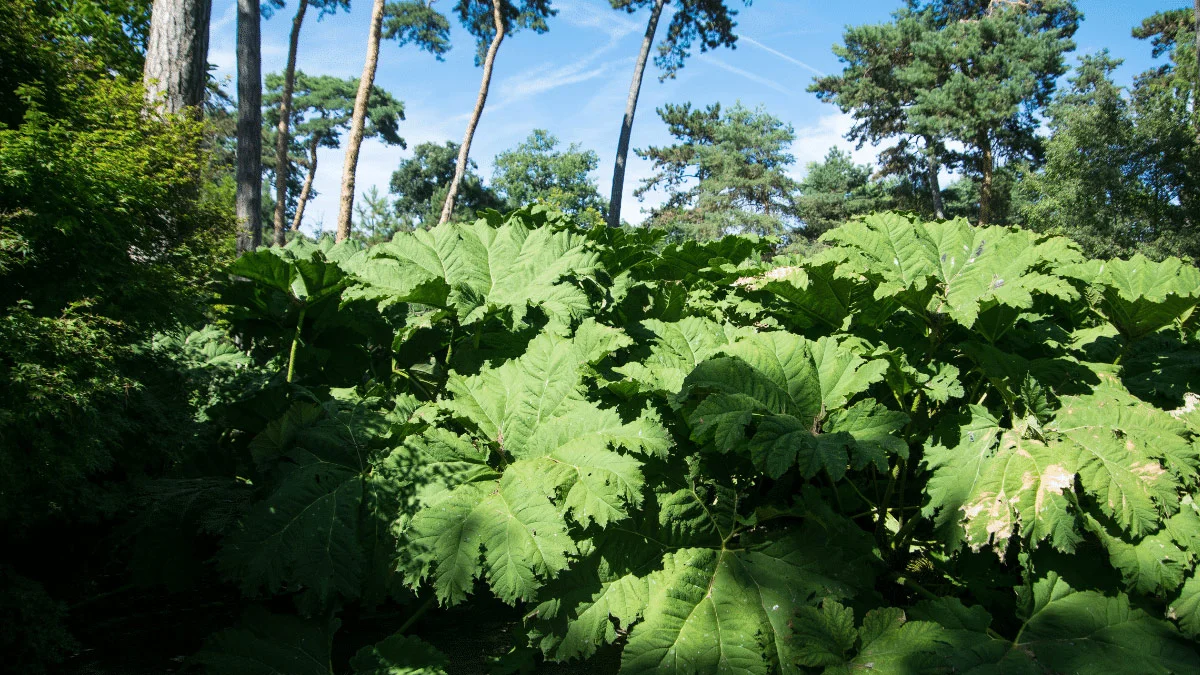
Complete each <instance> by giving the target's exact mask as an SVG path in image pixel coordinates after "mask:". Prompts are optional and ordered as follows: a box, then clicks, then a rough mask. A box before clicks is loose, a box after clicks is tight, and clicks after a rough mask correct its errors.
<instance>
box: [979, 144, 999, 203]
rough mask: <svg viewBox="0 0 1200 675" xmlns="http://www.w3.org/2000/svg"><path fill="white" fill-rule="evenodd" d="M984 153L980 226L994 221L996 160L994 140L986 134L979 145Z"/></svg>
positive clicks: (980, 191)
mask: <svg viewBox="0 0 1200 675" xmlns="http://www.w3.org/2000/svg"><path fill="white" fill-rule="evenodd" d="M979 149H980V150H982V151H983V167H982V168H983V183H982V184H981V185H980V186H979V224H980V225H987V224H989V223H990V222H991V220H992V174H994V173H995V169H996V167H995V159H994V157H993V156H992V140H991V139H990V138H989V137H988V136H987V135H986V134H985V135H984V136H983V138H982V139H981V142H980V144H979Z"/></svg>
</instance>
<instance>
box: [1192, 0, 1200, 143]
mask: <svg viewBox="0 0 1200 675" xmlns="http://www.w3.org/2000/svg"><path fill="white" fill-rule="evenodd" d="M1193 11H1194V13H1195V19H1196V90H1195V91H1194V92H1192V116H1193V117H1195V118H1196V139H1197V140H1200V0H1196V8H1195V9H1194V10H1193Z"/></svg>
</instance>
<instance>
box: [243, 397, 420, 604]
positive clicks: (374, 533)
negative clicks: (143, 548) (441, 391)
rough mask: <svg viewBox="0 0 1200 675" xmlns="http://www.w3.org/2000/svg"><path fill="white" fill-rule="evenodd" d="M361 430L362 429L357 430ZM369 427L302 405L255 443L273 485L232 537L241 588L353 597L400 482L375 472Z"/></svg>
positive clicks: (321, 599) (388, 541) (315, 598)
mask: <svg viewBox="0 0 1200 675" xmlns="http://www.w3.org/2000/svg"><path fill="white" fill-rule="evenodd" d="M355 432H358V433H355ZM369 439H370V436H369V433H368V430H367V428H365V427H362V426H360V425H356V423H355V421H354V420H353V419H352V418H350V417H348V416H347V415H345V414H331V413H329V412H328V411H326V410H323V409H320V408H316V407H315V406H310V405H307V404H297V405H296V406H294V407H293V408H292V409H291V410H290V411H289V412H288V413H287V414H286V415H285V416H284V417H283V418H282V419H280V420H277V421H276V422H275V423H273V424H272V425H271V426H269V427H268V428H267V429H266V430H265V431H264V432H263V433H262V434H260V435H259V436H258V437H257V438H256V439H255V441H254V443H252V445H251V450H252V452H253V453H254V456H255V458H256V459H257V460H258V461H259V463H260V464H262V465H263V466H264V467H271V471H272V473H273V474H274V475H275V478H274V480H272V481H264V483H265V484H266V485H267V486H268V489H269V491H268V492H267V493H266V494H265V496H264V499H263V500H262V501H260V502H259V503H258V504H256V505H255V506H254V507H253V508H252V509H251V511H250V512H249V513H247V514H246V516H245V518H243V519H242V521H241V522H240V523H239V524H238V525H237V527H236V528H235V529H234V531H233V532H232V533H230V534H229V535H228V537H227V538H226V540H225V542H224V545H223V547H222V551H221V555H220V558H219V561H220V564H221V567H222V568H223V569H224V570H225V571H226V572H227V573H230V574H236V575H237V577H238V578H239V579H240V583H241V586H242V588H243V590H244V591H245V592H247V593H248V594H252V593H255V592H257V591H258V590H260V589H265V590H267V591H269V592H272V593H277V592H282V591H303V593H304V594H305V595H306V596H308V597H309V598H310V600H311V601H312V602H314V603H316V605H318V606H326V605H328V604H329V603H331V602H333V601H335V600H337V599H339V598H355V597H358V596H359V595H360V594H361V593H362V591H363V585H364V583H366V582H368V581H369V580H368V578H367V577H368V575H369V574H371V573H373V571H372V570H371V569H370V566H371V564H372V563H371V560H372V559H373V558H374V557H375V556H376V555H377V554H379V553H380V551H379V549H381V548H382V549H386V550H387V552H388V553H390V550H391V549H392V547H393V546H394V542H393V540H392V538H391V536H390V535H389V534H387V532H388V524H389V522H390V520H391V518H392V517H393V516H392V514H393V513H394V511H395V509H396V507H397V504H398V502H399V500H400V499H401V498H400V496H399V495H398V494H397V491H398V489H399V486H397V485H395V484H391V483H389V482H387V481H386V480H384V479H382V478H381V477H380V476H379V475H378V474H376V473H375V471H374V464H373V463H372V462H373V458H374V457H375V452H376V451H374V450H372V449H371V448H370V446H369V444H368V441H369Z"/></svg>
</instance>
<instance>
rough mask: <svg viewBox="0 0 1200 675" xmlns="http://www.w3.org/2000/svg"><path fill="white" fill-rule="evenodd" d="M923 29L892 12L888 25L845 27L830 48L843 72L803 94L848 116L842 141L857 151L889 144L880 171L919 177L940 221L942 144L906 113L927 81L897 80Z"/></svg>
mask: <svg viewBox="0 0 1200 675" xmlns="http://www.w3.org/2000/svg"><path fill="white" fill-rule="evenodd" d="M923 31H924V27H923V26H922V20H921V18H920V17H919V16H918V15H916V14H913V13H911V12H908V13H905V12H901V13H897V15H896V16H895V20H894V21H893V22H892V23H886V24H872V25H865V26H852V27H848V28H846V32H845V33H844V34H843V36H842V41H843V43H844V44H841V45H834V48H833V52H834V54H836V55H837V57H838V59H839V60H840V61H841V62H842V63H844V64H846V65H845V67H844V68H843V70H842V72H841V73H839V74H836V75H826V76H823V77H819V78H817V79H816V81H815V82H813V84H812V85H811V86H809V88H808V90H809V91H812V92H815V93H816V94H817V98H819V99H820V100H822V101H826V102H829V103H834V104H836V105H837V106H838V107H839V108H841V109H842V112H844V113H847V114H849V115H851V116H852V117H853V119H854V126H852V127H851V128H850V131H849V133H847V134H846V138H847V140H851V141H855V142H857V143H858V147H859V148H862V147H863V146H864V145H865V144H868V143H869V144H871V145H878V144H880V143H883V142H884V141H892V143H893V144H892V145H891V146H889V147H886V148H884V149H883V150H882V151H881V153H880V164H881V165H882V173H883V174H885V175H901V176H905V177H908V178H910V179H911V180H913V181H914V182H917V178H918V176H920V177H921V178H923V180H920V181H919V182H920V183H921V184H923V185H926V186H928V188H929V197H930V203H931V207H932V208H931V211H930V215H932V216H934V217H936V218H939V219H940V218H945V205H944V202H943V199H942V190H941V186H940V184H939V180H938V174H939V172H940V171H941V167H942V163H943V161H944V159H945V156H946V150H945V146H944V144H943V142H942V139H941V138H939V137H937V136H936V135H935V132H934V130H933V129H930V128H928V127H927V126H924V125H921V124H919V123H918V121H917V120H915V119H913V118H912V117H911V116H910V115H909V114H908V110H909V109H910V108H911V107H912V106H913V104H914V103H915V102H916V99H917V96H918V95H919V93H920V91H921V90H922V89H924V88H926V87H928V86H931V82H921V81H919V80H918V79H917V78H916V77H915V76H914V75H913V74H908V76H907V77H905V78H901V76H900V75H901V73H902V70H901V69H903V68H905V67H907V66H911V64H912V62H913V43H914V42H915V41H916V40H917V39H918V38H920V37H921V35H922V33H923ZM926 73H927V74H930V73H928V71H926Z"/></svg>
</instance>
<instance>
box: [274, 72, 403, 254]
mask: <svg viewBox="0 0 1200 675" xmlns="http://www.w3.org/2000/svg"><path fill="white" fill-rule="evenodd" d="M358 82H359V81H358V80H356V79H354V78H340V77H333V76H331V75H307V74H305V73H304V71H297V72H296V74H295V76H294V78H293V95H292V109H291V115H292V119H293V122H294V124H295V127H294V131H295V133H294V135H293V138H294V140H295V141H298V145H300V146H302V147H303V148H304V155H305V156H304V157H303V159H302V160H300V162H299V163H301V164H302V165H304V166H305V167H306V168H307V170H306V171H305V174H304V182H303V186H302V187H301V188H300V193H299V195H298V196H295V195H293V196H294V197H295V203H296V208H295V213H294V215H293V217H292V221H291V227H290V229H292V230H293V231H294V230H297V229H299V227H300V223H301V221H302V220H303V218H304V206H305V204H307V203H308V200H309V199H310V198H311V197H312V196H313V195H312V184H313V178H314V176H315V175H316V173H317V151H318V149H320V148H331V149H336V148H339V147H341V143H342V133H343V132H344V131H345V130H346V129H347V128H349V126H350V123H351V119H352V117H353V115H354V102H355V99H356V96H357V90H358ZM283 86H284V76H283V75H281V74H279V73H272V74H270V75H267V88H266V94H265V96H264V97H263V103H264V104H265V106H266V108H265V113H264V115H265V117H266V121H267V123H268V124H269V125H271V126H276V125H277V124H278V122H277V120H278V119H279V116H280V115H281V114H282V102H283ZM403 119H404V104H403V103H401V102H400V101H398V100H397V99H396V98H395V97H394V96H392V95H391V94H390V93H388V92H387V91H386V90H384V89H381V88H379V87H372V89H371V95H370V97H369V99H368V102H367V110H366V115H365V116H364V121H363V131H362V135H363V137H364V138H379V139H380V140H382V141H383V142H384V143H386V144H388V145H398V146H400V147H402V148H403V147H404V139H403V138H401V137H400V122H401V121H402V120H403ZM276 161H278V160H276ZM276 170H278V169H276ZM281 198H282V199H283V200H285V203H284V215H285V216H286V215H287V212H286V210H287V207H288V204H290V203H291V202H292V200H291V199H289V195H288V194H287V193H286V192H285V193H284V194H283V195H282V197H281ZM276 209H277V210H278V205H276Z"/></svg>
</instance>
